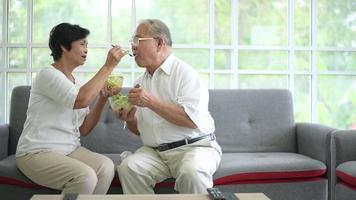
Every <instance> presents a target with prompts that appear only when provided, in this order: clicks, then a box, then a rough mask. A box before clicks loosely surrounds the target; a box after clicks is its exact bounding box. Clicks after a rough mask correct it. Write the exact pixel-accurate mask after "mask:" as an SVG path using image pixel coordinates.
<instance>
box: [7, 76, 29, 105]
mask: <svg viewBox="0 0 356 200" xmlns="http://www.w3.org/2000/svg"><path fill="white" fill-rule="evenodd" d="M19 85H27V81H26V73H8V89H9V90H8V91H7V107H8V108H10V100H11V93H12V89H14V88H15V87H16V86H19Z"/></svg>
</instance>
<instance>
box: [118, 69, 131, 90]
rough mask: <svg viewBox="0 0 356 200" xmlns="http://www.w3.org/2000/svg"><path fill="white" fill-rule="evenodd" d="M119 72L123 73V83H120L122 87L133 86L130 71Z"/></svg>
mask: <svg viewBox="0 0 356 200" xmlns="http://www.w3.org/2000/svg"><path fill="white" fill-rule="evenodd" d="M120 74H122V75H124V83H123V84H122V86H123V87H129V88H131V87H133V83H132V80H131V73H121V72H120Z"/></svg>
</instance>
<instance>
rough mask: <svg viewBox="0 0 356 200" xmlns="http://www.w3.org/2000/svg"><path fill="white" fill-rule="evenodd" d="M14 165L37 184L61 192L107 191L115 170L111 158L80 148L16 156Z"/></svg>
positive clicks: (104, 192) (99, 192) (85, 192)
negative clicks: (68, 152) (67, 153)
mask: <svg viewBox="0 0 356 200" xmlns="http://www.w3.org/2000/svg"><path fill="white" fill-rule="evenodd" d="M16 163H17V167H18V168H19V169H20V170H21V172H23V173H24V174H25V175H26V176H27V177H28V178H30V179H31V180H32V181H34V182H35V183H37V184H39V185H43V186H46V187H49V188H53V189H57V190H62V193H79V194H106V192H107V191H108V189H109V187H110V185H111V182H112V179H113V178H114V174H115V169H114V164H113V162H112V160H111V159H109V158H107V157H106V156H104V155H101V154H98V153H95V152H91V151H89V150H88V149H86V148H84V147H79V148H78V149H76V150H75V151H73V152H72V153H71V154H69V155H62V154H58V153H55V152H40V153H32V154H27V155H25V156H22V157H18V158H16Z"/></svg>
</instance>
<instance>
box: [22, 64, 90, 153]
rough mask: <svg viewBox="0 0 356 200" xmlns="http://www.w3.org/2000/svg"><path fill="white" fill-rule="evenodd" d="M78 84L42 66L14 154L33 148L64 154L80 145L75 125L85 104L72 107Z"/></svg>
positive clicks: (34, 150) (84, 109)
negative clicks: (76, 107) (77, 107)
mask: <svg viewBox="0 0 356 200" xmlns="http://www.w3.org/2000/svg"><path fill="white" fill-rule="evenodd" d="M79 88H80V86H79V85H77V84H74V83H72V82H71V81H70V80H69V79H68V78H67V77H66V76H65V75H64V74H63V73H62V72H61V71H59V70H57V69H56V68H54V67H48V68H44V69H42V70H41V71H40V72H39V73H38V74H37V76H36V79H35V81H34V82H33V84H32V88H31V94H30V100H29V105H28V110H27V118H26V121H25V124H24V129H23V131H22V134H21V137H20V139H19V142H18V145H17V151H16V156H17V157H20V156H23V155H26V154H28V153H35V152H57V153H60V154H64V155H67V154H69V153H71V152H72V151H74V150H75V149H76V148H78V147H79V146H80V132H79V127H80V126H81V124H82V123H83V121H84V119H85V116H86V115H87V114H88V113H89V107H86V108H82V109H74V108H73V107H74V103H75V100H76V98H77V95H78V92H79Z"/></svg>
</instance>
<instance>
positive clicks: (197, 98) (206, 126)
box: [177, 70, 215, 134]
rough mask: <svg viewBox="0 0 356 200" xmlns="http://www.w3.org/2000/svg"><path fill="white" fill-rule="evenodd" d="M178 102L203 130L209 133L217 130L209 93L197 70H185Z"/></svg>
mask: <svg viewBox="0 0 356 200" xmlns="http://www.w3.org/2000/svg"><path fill="white" fill-rule="evenodd" d="M177 102H178V104H179V105H181V106H182V107H183V109H184V111H185V112H186V113H187V115H188V116H189V118H190V119H191V120H192V121H193V122H194V123H195V125H196V126H197V127H198V129H199V130H200V131H201V132H203V133H205V134H209V133H213V132H214V131H215V126H214V120H213V118H212V117H211V115H210V113H209V111H208V104H209V93H208V90H207V89H206V88H205V87H204V85H203V84H202V81H201V79H200V77H199V74H198V73H197V72H195V71H193V70H187V71H185V72H183V74H182V76H181V82H180V84H179V89H178V96H177Z"/></svg>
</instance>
